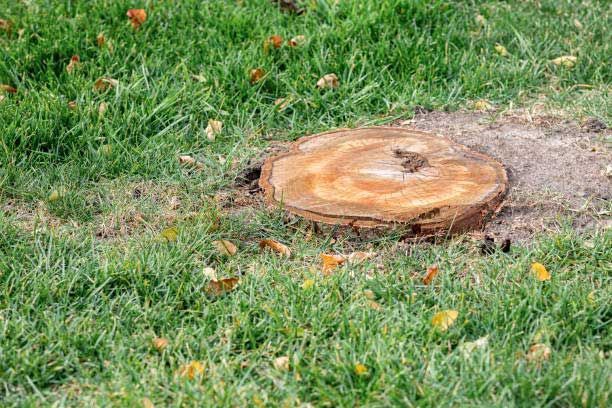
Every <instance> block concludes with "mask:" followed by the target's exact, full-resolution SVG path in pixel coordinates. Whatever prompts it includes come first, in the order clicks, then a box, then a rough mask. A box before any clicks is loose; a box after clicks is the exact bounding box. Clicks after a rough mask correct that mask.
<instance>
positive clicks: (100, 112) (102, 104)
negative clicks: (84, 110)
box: [98, 102, 108, 116]
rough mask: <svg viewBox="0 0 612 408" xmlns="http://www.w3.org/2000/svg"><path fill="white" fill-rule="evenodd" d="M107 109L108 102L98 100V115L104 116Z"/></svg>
mask: <svg viewBox="0 0 612 408" xmlns="http://www.w3.org/2000/svg"><path fill="white" fill-rule="evenodd" d="M107 109H108V104H107V103H106V102H100V105H98V116H104V112H106V110H107Z"/></svg>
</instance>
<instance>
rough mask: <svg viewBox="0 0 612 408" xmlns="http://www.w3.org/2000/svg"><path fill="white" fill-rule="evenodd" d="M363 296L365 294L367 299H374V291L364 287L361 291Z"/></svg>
mask: <svg viewBox="0 0 612 408" xmlns="http://www.w3.org/2000/svg"><path fill="white" fill-rule="evenodd" d="M363 296H365V297H366V299H369V300H374V298H375V295H374V292H372V291H371V290H370V289H365V290H364V291H363Z"/></svg>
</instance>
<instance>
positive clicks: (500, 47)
mask: <svg viewBox="0 0 612 408" xmlns="http://www.w3.org/2000/svg"><path fill="white" fill-rule="evenodd" d="M495 51H497V53H498V54H499V55H501V56H502V57H507V56H508V55H510V53H509V52H508V50H507V49H506V47H504V46H503V45H501V44H496V45H495Z"/></svg>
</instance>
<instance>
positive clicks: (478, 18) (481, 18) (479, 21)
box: [474, 14, 487, 26]
mask: <svg viewBox="0 0 612 408" xmlns="http://www.w3.org/2000/svg"><path fill="white" fill-rule="evenodd" d="M474 19H475V20H476V24H478V25H481V26H483V25H485V24H486V23H487V19H486V18H485V17H484V16H483V15H482V14H476V17H475V18H474Z"/></svg>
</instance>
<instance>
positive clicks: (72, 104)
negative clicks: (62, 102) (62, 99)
mask: <svg viewBox="0 0 612 408" xmlns="http://www.w3.org/2000/svg"><path fill="white" fill-rule="evenodd" d="M76 108H77V103H76V101H70V102H68V109H70V110H75V109H76Z"/></svg>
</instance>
